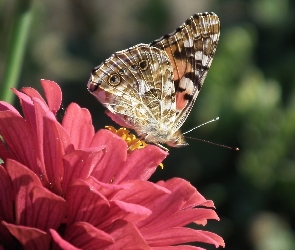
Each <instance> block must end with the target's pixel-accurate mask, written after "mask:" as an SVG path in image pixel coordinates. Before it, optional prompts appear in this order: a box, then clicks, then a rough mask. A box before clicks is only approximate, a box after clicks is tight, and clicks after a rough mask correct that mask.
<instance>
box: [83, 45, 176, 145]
mask: <svg viewBox="0 0 295 250" xmlns="http://www.w3.org/2000/svg"><path fill="white" fill-rule="evenodd" d="M88 88H89V90H90V91H91V93H92V94H93V95H94V96H95V97H96V98H97V99H98V100H99V101H100V102H101V103H102V104H103V105H104V106H105V107H106V108H107V109H108V110H109V111H110V112H109V113H108V115H109V116H110V117H111V118H112V119H113V120H114V121H115V122H117V123H119V124H120V125H122V126H126V127H129V128H132V129H134V130H135V131H136V132H137V133H138V134H139V135H144V134H151V133H152V134H156V131H158V130H159V124H161V126H165V128H166V129H167V127H168V128H169V126H171V127H172V126H173V121H175V116H176V112H175V110H176V102H175V89H174V83H173V72H172V67H171V65H170V62H169V58H168V56H167V54H166V53H164V52H163V51H161V50H160V49H158V48H155V47H150V46H148V45H146V44H139V45H136V46H134V47H131V48H129V49H127V50H123V51H119V52H116V53H115V54H113V55H112V56H111V57H110V58H109V59H107V60H106V61H105V62H104V63H102V64H101V65H99V66H98V67H96V68H94V70H93V72H92V74H91V78H90V81H89V84H88ZM94 88H95V89H94ZM163 119H165V122H162V120H163ZM169 121H171V125H168V123H169ZM164 124H165V125H164ZM154 137H156V136H154ZM151 140H152V141H154V140H156V139H151Z"/></svg>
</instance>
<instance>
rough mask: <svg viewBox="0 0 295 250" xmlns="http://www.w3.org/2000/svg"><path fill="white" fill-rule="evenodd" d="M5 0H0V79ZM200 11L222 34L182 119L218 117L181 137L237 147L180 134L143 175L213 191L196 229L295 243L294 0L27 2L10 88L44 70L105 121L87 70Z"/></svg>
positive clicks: (252, 240)
mask: <svg viewBox="0 0 295 250" xmlns="http://www.w3.org/2000/svg"><path fill="white" fill-rule="evenodd" d="M15 2H16V1H15V0H14V1H3V0H2V1H0V38H1V39H0V81H1V80H2V75H3V72H4V69H5V61H6V51H7V47H8V43H9V32H10V27H11V23H12V21H13V16H14V6H15ZM203 11H209V12H211V11H214V12H215V13H217V14H218V16H219V17H220V20H221V26H222V29H221V37H220V42H219V45H218V48H217V52H216V55H215V58H214V60H213V64H212V67H211V69H210V71H209V74H208V77H207V79H206V81H205V84H204V86H203V88H202V91H201V93H200V95H199V97H198V100H197V101H196V104H195V107H194V109H193V111H192V113H191V114H190V116H189V118H188V120H187V121H186V123H185V124H184V126H183V129H182V130H183V131H186V130H188V129H190V128H192V127H194V126H196V125H198V124H200V123H203V122H206V121H208V120H211V119H212V118H215V117H217V116H219V117H220V121H218V122H215V123H213V124H209V125H206V126H204V127H202V128H199V129H197V130H195V131H194V132H192V133H191V134H190V136H193V137H198V138H202V139H206V140H210V141H212V142H216V143H221V144H225V145H228V146H234V147H239V148H240V151H239V152H235V151H233V150H228V149H225V148H222V147H216V146H212V145H210V144H206V143H202V142H198V141H189V144H190V145H189V146H188V147H185V148H181V149H171V151H170V155H169V156H168V158H167V159H166V160H165V161H164V166H165V168H164V170H161V169H158V170H157V172H156V174H155V175H154V176H153V178H152V179H153V181H157V180H159V179H168V178H172V177H175V176H178V177H182V178H185V179H187V180H189V181H190V182H191V183H192V184H193V185H194V186H195V187H197V189H198V190H199V191H200V192H201V193H202V194H203V195H204V196H205V197H206V198H207V199H212V200H213V201H214V203H215V205H216V209H217V213H218V215H219V216H220V218H221V221H220V222H209V224H208V225H207V226H206V229H207V230H211V231H213V232H216V233H218V234H219V235H221V236H222V237H223V238H224V240H225V242H226V249H258V250H264V249H265V250H266V249H267V250H277V249H279V250H287V249H290V250H291V249H295V238H294V229H295V197H294V191H295V162H294V159H295V155H294V152H295V141H294V138H295V88H294V83H295V73H294V72H295V1H293V0H248V1H247V0H206V1H204V0H203V1H202V0H181V1H180V0H165V1H164V0H149V1H148V0H141V1H139V0H128V1H127V0H125V1H122V0H112V1H107V0H100V1H98V0H88V1H82V0H80V1H78V0H75V1H73V0H64V1H52V0H44V1H35V2H34V18H33V24H32V26H31V31H30V32H31V33H30V36H29V37H30V38H29V43H28V47H27V51H26V55H25V63H24V65H23V69H22V74H21V79H20V81H19V86H18V88H20V87H22V86H32V87H35V88H37V89H38V90H40V89H41V88H40V85H39V79H41V78H45V79H50V80H54V81H56V82H57V83H59V84H60V86H61V88H62V90H63V95H64V96H63V106H64V107H67V105H68V104H69V103H71V102H76V103H78V104H79V105H80V106H82V107H86V108H88V109H90V111H91V114H92V116H93V120H94V124H95V127H96V129H100V128H103V127H104V126H105V125H110V124H113V123H112V122H111V121H110V119H108V117H107V116H106V115H105V114H104V108H102V106H101V105H100V104H99V103H98V102H97V101H96V100H95V98H94V97H92V96H91V95H90V94H89V93H88V92H87V90H86V84H87V81H88V78H89V74H90V72H91V69H92V68H93V67H94V66H96V65H98V64H100V63H101V62H102V61H103V60H104V59H106V58H107V57H109V56H110V55H111V54H112V53H113V52H115V51H118V50H122V49H125V48H127V47H130V46H132V45H135V44H137V43H149V42H150V41H152V40H154V39H156V38H159V37H160V36H162V35H164V34H167V33H170V32H171V31H173V30H174V29H175V28H176V27H178V26H179V25H180V24H182V23H183V22H184V21H185V20H186V19H187V18H188V17H189V16H190V15H192V14H194V13H197V12H203ZM78 132H79V131H77V133H78ZM208 249H214V248H213V247H211V248H208Z"/></svg>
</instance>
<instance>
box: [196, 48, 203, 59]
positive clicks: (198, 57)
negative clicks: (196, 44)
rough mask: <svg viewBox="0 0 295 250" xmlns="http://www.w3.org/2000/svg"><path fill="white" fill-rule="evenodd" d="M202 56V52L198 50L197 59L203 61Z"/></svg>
mask: <svg viewBox="0 0 295 250" xmlns="http://www.w3.org/2000/svg"><path fill="white" fill-rule="evenodd" d="M202 55H203V53H202V51H200V50H198V51H197V52H196V54H195V59H196V60H202Z"/></svg>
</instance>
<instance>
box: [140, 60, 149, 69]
mask: <svg viewBox="0 0 295 250" xmlns="http://www.w3.org/2000/svg"><path fill="white" fill-rule="evenodd" d="M139 67H140V68H141V69H142V70H146V69H147V67H148V63H147V60H142V61H141V62H140V63H139Z"/></svg>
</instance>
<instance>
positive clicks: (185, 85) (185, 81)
mask: <svg viewBox="0 0 295 250" xmlns="http://www.w3.org/2000/svg"><path fill="white" fill-rule="evenodd" d="M179 87H180V88H182V89H185V92H186V93H188V94H191V93H193V91H194V83H193V82H192V80H191V79H189V78H186V77H182V78H181V79H180V82H179Z"/></svg>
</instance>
